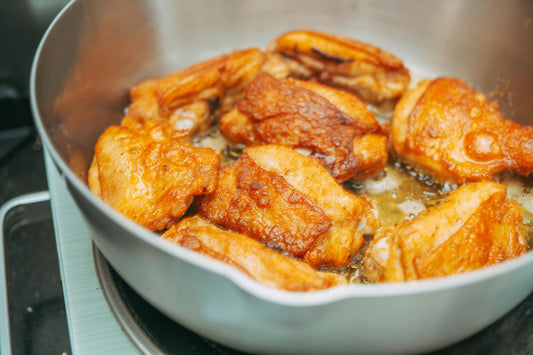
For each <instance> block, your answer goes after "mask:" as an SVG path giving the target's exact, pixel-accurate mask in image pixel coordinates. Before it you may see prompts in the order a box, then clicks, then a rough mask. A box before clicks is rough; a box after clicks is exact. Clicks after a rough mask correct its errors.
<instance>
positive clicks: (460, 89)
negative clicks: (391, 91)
mask: <svg viewBox="0 0 533 355" xmlns="http://www.w3.org/2000/svg"><path fill="white" fill-rule="evenodd" d="M391 142H392V147H393V149H394V151H395V152H396V154H397V155H398V156H399V157H400V158H401V159H402V160H404V161H406V162H408V163H410V164H412V165H413V166H415V167H418V168H419V169H420V170H422V171H424V172H426V173H428V174H430V175H431V176H432V177H434V178H436V179H437V180H438V181H440V182H442V183H444V182H454V183H465V182H469V181H482V180H490V179H491V178H492V177H493V175H494V174H496V173H498V172H500V171H502V170H506V169H512V170H514V171H515V172H517V173H519V174H522V175H527V174H529V173H530V172H531V171H533V127H526V126H520V125H518V124H516V123H514V122H512V121H510V120H507V119H504V118H503V117H502V115H501V114H500V113H499V111H498V106H497V105H496V104H495V103H492V102H487V101H486V98H485V96H484V95H483V94H480V93H476V92H475V90H474V89H472V88H470V87H468V85H467V84H466V83H465V82H464V81H462V80H460V79H454V78H448V77H444V78H438V79H435V80H433V81H423V82H421V83H420V84H419V85H418V87H416V88H415V89H413V90H411V91H409V92H407V93H406V94H405V95H404V97H403V98H402V99H401V100H400V101H399V102H398V105H397V106H396V108H395V111H394V115H393V119H392V129H391Z"/></svg>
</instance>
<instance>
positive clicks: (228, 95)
mask: <svg viewBox="0 0 533 355" xmlns="http://www.w3.org/2000/svg"><path fill="white" fill-rule="evenodd" d="M261 71H267V72H270V73H272V75H275V76H277V77H285V76H286V75H288V69H287V67H286V65H285V64H284V63H283V62H282V61H280V60H279V59H278V58H276V57H273V56H269V55H267V54H265V53H263V52H262V51H261V50H259V49H257V48H250V49H246V50H240V51H235V52H232V53H230V54H224V55H221V56H219V57H215V58H212V59H209V60H206V61H204V62H201V63H197V64H194V65H192V66H190V67H188V68H186V69H184V70H181V71H178V72H176V73H173V74H170V75H168V76H166V77H163V78H159V79H151V80H147V81H144V82H142V83H140V84H138V85H136V86H135V87H133V89H132V90H131V92H130V96H131V101H132V102H131V104H130V105H129V108H128V115H129V116H130V117H131V118H133V119H135V120H137V121H141V122H143V121H146V120H150V119H152V120H157V121H160V122H163V123H164V124H166V125H168V126H169V127H171V128H172V129H175V130H178V131H182V132H183V133H186V134H187V135H190V134H193V133H195V132H197V131H201V130H204V129H206V128H207V127H209V126H210V125H211V123H212V120H213V119H214V118H215V117H216V116H218V115H219V114H221V113H224V112H227V111H229V110H230V109H231V108H232V107H233V106H234V105H235V103H236V102H238V101H239V100H240V99H241V98H242V92H243V89H244V88H245V87H246V86H247V85H248V84H249V83H250V81H251V80H252V79H253V78H254V77H255V76H256V75H257V74H258V73H259V72H261Z"/></svg>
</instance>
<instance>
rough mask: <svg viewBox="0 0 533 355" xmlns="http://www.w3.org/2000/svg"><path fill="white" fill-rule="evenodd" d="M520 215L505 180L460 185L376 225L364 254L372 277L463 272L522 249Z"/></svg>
mask: <svg viewBox="0 0 533 355" xmlns="http://www.w3.org/2000/svg"><path fill="white" fill-rule="evenodd" d="M526 247H527V244H526V239H525V235H524V231H523V230H522V215H521V213H520V207H519V206H518V204H517V203H516V202H515V201H513V200H511V199H509V198H507V191H506V188H505V186H504V185H501V184H498V183H495V182H476V183H469V184H465V185H462V186H461V187H460V188H459V189H457V190H455V191H453V192H451V193H450V195H449V196H448V197H447V198H446V199H445V200H444V202H443V203H442V204H440V205H437V206H433V207H430V208H429V209H427V210H425V211H423V212H421V213H420V214H419V215H418V216H416V217H414V218H413V219H412V220H406V221H405V222H403V223H401V224H400V225H391V226H387V227H383V228H381V229H379V230H378V231H377V232H376V234H375V236H374V240H373V241H372V242H371V243H370V244H369V246H368V249H367V250H366V253H365V259H364V262H365V272H366V274H367V277H368V279H369V280H370V281H372V282H397V281H411V280H419V279H427V278H433V277H440V276H448V275H453V274H458V273H464V272H467V271H472V270H476V269H480V268H483V267H485V266H489V265H493V264H496V263H499V262H502V261H504V260H508V259H511V258H514V257H516V256H519V255H522V254H524V253H525V252H526Z"/></svg>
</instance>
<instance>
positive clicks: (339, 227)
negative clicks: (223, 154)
mask: <svg viewBox="0 0 533 355" xmlns="http://www.w3.org/2000/svg"><path fill="white" fill-rule="evenodd" d="M198 209H199V213H200V215H201V216H203V217H205V218H207V219H209V220H210V221H211V222H212V223H215V224H218V225H221V226H224V227H226V228H229V229H231V230H234V231H237V232H240V233H244V234H246V235H248V236H250V237H252V238H254V239H257V240H260V241H263V242H272V243H275V244H276V245H277V246H278V247H281V248H282V249H284V250H286V251H288V252H290V253H291V254H293V255H294V256H296V257H300V258H301V259H302V260H304V261H306V262H308V263H309V264H311V265H312V266H314V267H316V266H319V265H324V266H331V267H336V268H342V267H345V266H346V265H347V264H348V263H349V262H350V260H351V257H352V256H354V255H355V253H357V251H358V250H359V249H360V247H361V246H362V245H363V243H364V240H363V233H364V232H370V231H372V230H374V229H375V228H376V227H377V218H376V216H375V214H374V211H373V206H372V205H371V204H370V203H369V202H368V201H367V200H366V199H364V198H362V197H358V196H355V195H353V194H351V193H349V192H347V191H346V190H344V188H343V187H341V186H340V185H339V184H338V183H337V182H336V181H335V180H334V179H333V178H332V177H331V175H330V174H329V173H328V172H327V171H326V170H325V169H324V168H323V167H322V166H321V165H320V164H319V163H318V162H316V161H315V160H314V159H312V158H310V157H307V156H304V155H302V154H300V153H298V152H296V151H295V150H293V149H290V148H287V147H284V146H278V145H265V146H258V147H251V148H246V149H245V150H244V152H243V156H242V157H241V158H240V159H239V160H237V161H236V162H234V163H232V164H231V165H229V166H226V167H224V168H222V169H221V171H220V174H219V184H218V187H217V189H216V191H215V192H214V193H213V194H211V195H209V196H205V197H203V198H201V199H200V200H199V203H198Z"/></svg>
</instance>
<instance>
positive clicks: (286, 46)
mask: <svg viewBox="0 0 533 355" xmlns="http://www.w3.org/2000/svg"><path fill="white" fill-rule="evenodd" d="M267 50H268V51H269V52H272V53H276V54H279V55H280V56H281V58H282V60H283V61H284V62H285V63H287V65H288V67H289V69H290V72H291V76H294V77H296V78H301V79H313V80H316V81H318V82H321V83H324V84H328V85H332V86H335V87H339V88H343V89H345V90H349V91H351V92H354V93H356V94H357V95H358V96H359V97H360V98H361V99H363V100H365V101H368V102H371V103H377V104H379V103H382V102H384V101H392V100H396V99H397V98H399V97H400V96H401V95H402V93H403V92H404V91H405V89H406V88H407V86H408V84H409V81H410V75H409V71H408V70H407V69H406V68H405V67H404V65H403V62H402V61H401V60H400V59H398V58H396V57H395V56H394V55H392V54H391V53H388V52H386V51H384V50H382V49H380V48H377V47H375V46H372V45H370V44H367V43H363V42H359V41H356V40H353V39H351V38H347V37H343V36H338V35H333V34H328V33H322V32H315V31H307V30H300V31H293V32H288V33H285V34H283V35H281V36H280V37H278V38H276V39H275V40H274V41H272V42H271V43H270V44H269V45H268V47H267Z"/></svg>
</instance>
